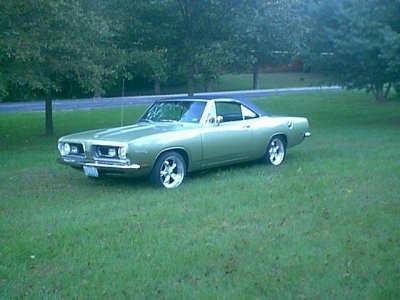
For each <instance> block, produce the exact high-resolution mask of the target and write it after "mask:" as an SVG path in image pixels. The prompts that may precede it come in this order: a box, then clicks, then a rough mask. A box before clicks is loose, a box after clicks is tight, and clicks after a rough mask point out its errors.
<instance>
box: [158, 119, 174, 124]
mask: <svg viewBox="0 0 400 300" xmlns="http://www.w3.org/2000/svg"><path fill="white" fill-rule="evenodd" d="M158 122H164V123H178V122H179V121H177V120H172V119H162V120H158Z"/></svg>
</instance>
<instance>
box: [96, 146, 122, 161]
mask: <svg viewBox="0 0 400 300" xmlns="http://www.w3.org/2000/svg"><path fill="white" fill-rule="evenodd" d="M119 149H120V147H118V146H102V145H92V147H91V151H92V154H93V157H94V158H103V159H107V160H109V159H112V160H120V157H119Z"/></svg>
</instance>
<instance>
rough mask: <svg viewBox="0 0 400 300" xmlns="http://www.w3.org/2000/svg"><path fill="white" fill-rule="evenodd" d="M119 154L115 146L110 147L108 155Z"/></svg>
mask: <svg viewBox="0 0 400 300" xmlns="http://www.w3.org/2000/svg"><path fill="white" fill-rule="evenodd" d="M116 154H117V150H116V149H115V148H108V156H110V157H114V156H115V155H116Z"/></svg>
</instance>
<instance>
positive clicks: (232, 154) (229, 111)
mask: <svg viewBox="0 0 400 300" xmlns="http://www.w3.org/2000/svg"><path fill="white" fill-rule="evenodd" d="M215 111H216V116H218V117H219V118H220V121H219V122H213V123H212V124H208V125H206V126H205V127H204V130H203V133H202V147H203V159H202V166H203V167H211V166H217V165H224V164H229V163H234V162H239V161H244V160H246V159H248V158H249V156H250V149H251V147H250V145H251V142H252V132H251V120H244V118H243V114H242V109H241V105H240V104H239V103H236V102H227V101H216V102H215Z"/></svg>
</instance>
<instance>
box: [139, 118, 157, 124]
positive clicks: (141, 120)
mask: <svg viewBox="0 0 400 300" xmlns="http://www.w3.org/2000/svg"><path fill="white" fill-rule="evenodd" d="M142 122H143V123H151V124H154V121H153V120H150V119H140V120H139V121H138V123H142Z"/></svg>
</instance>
